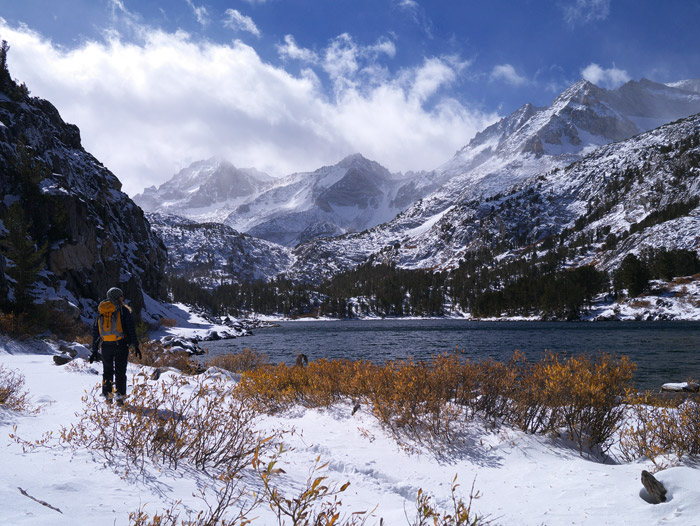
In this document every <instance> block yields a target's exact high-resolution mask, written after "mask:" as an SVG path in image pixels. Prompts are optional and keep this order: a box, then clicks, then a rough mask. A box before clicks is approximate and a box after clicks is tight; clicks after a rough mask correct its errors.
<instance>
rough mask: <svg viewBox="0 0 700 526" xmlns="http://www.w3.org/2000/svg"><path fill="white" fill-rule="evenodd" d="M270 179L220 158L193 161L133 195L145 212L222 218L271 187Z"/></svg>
mask: <svg viewBox="0 0 700 526" xmlns="http://www.w3.org/2000/svg"><path fill="white" fill-rule="evenodd" d="M272 181H273V179H272V178H271V177H270V176H269V175H267V174H265V173H262V172H259V171H257V170H255V169H254V168H244V169H239V168H236V167H235V166H234V165H233V164H231V163H230V162H227V161H223V160H221V159H216V158H211V159H208V160H205V161H197V162H194V163H192V164H191V165H190V166H188V167H187V168H184V169H182V170H180V171H179V172H178V173H177V174H175V175H174V176H173V178H172V179H170V180H169V181H167V182H165V183H163V184H162V185H160V186H159V187H158V188H156V187H155V186H150V187H148V188H146V189H145V190H144V191H143V193H142V194H137V195H135V196H134V202H135V203H136V204H138V205H139V206H140V207H141V208H143V209H144V210H145V211H148V212H154V211H158V212H162V213H166V214H168V213H173V214H181V215H185V216H188V217H189V216H196V217H199V218H201V219H202V220H211V219H212V217H214V218H216V217H217V216H218V217H219V218H220V219H222V218H224V217H225V216H226V215H227V214H228V213H229V211H230V210H231V209H232V208H233V207H235V206H238V204H240V203H242V202H244V201H245V199H246V198H248V197H250V196H252V195H255V194H257V193H259V192H260V191H262V190H264V189H266V188H268V187H269V186H270V185H271V184H272Z"/></svg>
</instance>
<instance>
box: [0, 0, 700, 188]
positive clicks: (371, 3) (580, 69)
mask: <svg viewBox="0 0 700 526" xmlns="http://www.w3.org/2000/svg"><path fill="white" fill-rule="evenodd" d="M0 17H2V20H0V36H2V38H5V39H7V40H8V41H9V43H10V45H11V51H10V56H9V65H10V68H11V73H12V74H13V76H14V77H16V78H17V79H19V80H21V81H24V82H26V83H27V85H28V87H29V88H30V90H31V92H32V94H33V95H37V96H40V97H44V98H47V99H49V100H50V101H51V102H53V103H54V104H55V105H56V106H57V107H58V109H59V110H60V111H61V114H62V115H63V117H64V119H65V120H67V121H69V122H73V123H76V124H78V126H79V127H80V128H81V132H82V137H83V144H84V145H85V147H86V148H87V149H88V150H89V151H90V152H92V153H93V154H94V155H95V156H96V157H98V159H100V160H101V161H103V162H104V163H105V164H106V165H107V166H108V167H109V168H110V169H112V171H114V173H115V174H116V175H117V176H118V177H119V178H120V179H121V180H122V181H123V183H124V189H125V190H126V191H127V192H128V193H130V194H132V195H133V194H134V193H136V192H138V191H140V190H141V189H142V188H143V187H144V186H149V185H151V184H156V185H157V184H160V183H162V182H164V181H165V180H167V179H168V178H169V177H170V176H172V175H173V174H174V173H175V171H176V170H178V169H179V168H182V167H183V166H186V165H187V164H188V163H189V162H192V161H195V160H198V159H201V158H205V157H210V156H221V157H224V158H227V159H229V160H230V161H232V162H233V163H234V164H236V165H237V166H241V167H244V166H255V167H256V168H258V169H261V170H264V171H267V172H268V173H271V174H272V175H276V176H278V175H285V174H287V173H291V172H293V171H302V170H313V169H315V168H318V167H320V166H322V165H324V164H332V163H335V162H337V161H338V160H340V159H341V158H342V157H344V156H345V155H348V154H351V153H354V152H358V151H359V152H361V153H363V154H364V155H365V156H367V157H369V158H372V159H374V160H377V161H378V162H380V163H382V164H384V165H385V166H386V167H387V168H389V169H390V170H392V171H406V170H412V169H413V170H421V169H426V170H428V169H432V168H435V167H437V166H438V165H440V164H442V163H443V162H446V161H447V160H448V159H449V158H450V157H451V156H452V154H453V153H454V151H455V150H457V149H459V148H460V147H461V146H463V145H464V144H466V143H467V142H468V141H469V139H470V138H471V137H472V136H473V135H474V133H476V132H477V131H480V130H481V129H483V127H485V126H486V125H488V124H489V123H491V122H493V121H494V120H495V119H497V118H499V117H501V116H504V115H507V114H508V113H510V112H512V111H513V110H515V109H517V108H518V107H519V106H521V105H522V104H524V103H526V102H532V103H534V104H537V105H547V104H549V103H551V101H552V100H553V98H554V97H555V96H556V95H557V94H558V93H559V92H561V91H562V90H564V89H565V88H566V87H568V86H569V85H570V84H572V83H573V82H576V81H577V80H579V79H580V78H587V79H589V80H591V81H593V82H595V83H596V84H598V85H599V86H601V87H606V88H615V87H618V86H619V85H621V84H622V83H624V82H626V81H628V80H638V79H640V78H642V77H646V78H650V79H652V80H656V81H659V82H671V81H675V80H681V79H686V78H698V77H700V31H698V30H697V27H696V26H697V23H698V21H700V0H667V1H646V0H637V1H632V0H551V1H533V0H530V1H528V0H524V1H504V0H488V1H478V2H477V1H473V0H453V1H447V0H433V1H430V2H429V1H426V0H317V1H311V0H227V1H206V0H168V1H151V0H138V1H137V0H62V1H53V2H47V1H45V0H23V1H17V0H0Z"/></svg>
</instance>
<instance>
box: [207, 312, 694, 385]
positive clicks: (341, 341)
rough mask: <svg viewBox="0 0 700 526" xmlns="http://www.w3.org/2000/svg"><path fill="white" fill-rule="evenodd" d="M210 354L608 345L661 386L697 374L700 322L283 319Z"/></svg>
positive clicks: (537, 351) (382, 354) (412, 353)
mask: <svg viewBox="0 0 700 526" xmlns="http://www.w3.org/2000/svg"><path fill="white" fill-rule="evenodd" d="M203 346H204V347H208V348H209V353H210V356H211V355H216V354H224V353H230V352H238V351H240V350H241V349H243V348H245V347H250V348H252V349H256V350H258V351H260V352H262V353H265V354H267V355H268V356H269V357H270V359H271V361H272V362H286V363H290V364H291V363H294V359H295V358H296V355H297V354H298V353H300V352H303V353H304V354H306V355H307V356H308V357H309V360H313V359H318V358H329V359H333V358H346V359H360V358H363V359H368V360H373V361H376V362H380V363H381V362H384V361H386V360H394V359H401V358H407V357H414V358H416V359H427V358H430V357H431V356H434V355H435V354H439V353H443V352H446V351H447V352H449V351H453V350H455V348H458V349H460V350H463V351H464V356H466V357H468V358H470V359H480V358H489V357H491V358H494V359H497V360H507V359H508V358H510V357H511V356H512V354H513V351H515V350H516V349H518V350H520V351H522V352H524V353H525V354H526V356H528V358H531V359H533V360H536V359H538V358H539V357H540V356H541V355H542V353H544V352H545V351H547V350H550V351H553V352H556V353H562V354H580V353H592V354H595V353H598V352H607V353H613V354H617V355H627V356H629V357H630V359H632V361H633V362H635V364H636V365H637V373H636V385H637V387H639V388H644V389H646V388H649V389H658V388H659V387H660V386H661V384H663V383H666V382H680V381H685V380H687V379H688V378H694V379H700V322H592V323H591V322H579V323H577V322H475V321H465V320H363V321H359V320H348V321H334V322H285V323H281V324H280V326H279V327H272V328H266V329H257V330H255V334H254V335H253V336H248V337H244V338H237V339H235V340H224V341H218V342H206V343H205V344H204V345H203Z"/></svg>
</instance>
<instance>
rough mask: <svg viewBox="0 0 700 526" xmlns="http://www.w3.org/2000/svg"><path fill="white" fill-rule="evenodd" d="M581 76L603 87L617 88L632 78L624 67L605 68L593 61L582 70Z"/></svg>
mask: <svg viewBox="0 0 700 526" xmlns="http://www.w3.org/2000/svg"><path fill="white" fill-rule="evenodd" d="M581 76H582V77H583V78H584V79H586V80H588V81H589V82H592V83H593V84H595V85H596V86H600V87H601V88H608V89H615V88H619V87H620V86H622V85H623V84H624V83H625V82H628V81H629V80H631V78H630V76H629V75H628V74H627V72H626V71H625V70H624V69H618V68H616V67H615V65H614V64H613V67H611V68H608V69H605V68H602V67H600V66H599V65H598V64H595V63H591V64H589V65H588V66H586V67H585V68H583V69H582V70H581Z"/></svg>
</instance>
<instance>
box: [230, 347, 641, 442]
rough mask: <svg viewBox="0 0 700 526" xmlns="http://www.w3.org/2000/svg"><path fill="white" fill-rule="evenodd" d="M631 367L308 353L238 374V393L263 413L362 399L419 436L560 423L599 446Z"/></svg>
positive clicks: (399, 428)
mask: <svg viewBox="0 0 700 526" xmlns="http://www.w3.org/2000/svg"><path fill="white" fill-rule="evenodd" d="M633 372H634V365H633V364H632V363H631V362H630V361H629V360H628V359H627V358H625V357H619V358H618V357H613V356H612V355H605V354H602V355H599V356H596V357H595V358H591V357H587V356H574V357H569V358H562V357H560V356H558V355H554V354H546V355H544V356H543V357H542V358H541V359H540V360H539V361H534V362H531V361H528V360H527V359H526V358H525V356H524V355H523V354H522V353H519V352H516V353H515V354H514V355H513V357H512V358H511V359H510V360H509V361H508V362H505V363H504V362H497V361H495V360H492V359H488V360H483V361H480V362H472V361H469V360H464V359H463V358H462V357H461V356H459V354H457V353H452V354H442V355H439V356H436V357H434V358H432V359H431V360H428V361H415V360H412V359H407V360H398V361H389V362H386V363H385V364H383V365H379V364H374V363H372V362H368V361H363V360H359V361H348V360H318V361H314V362H311V363H309V365H308V366H307V367H299V366H295V367H290V366H287V365H284V364H279V365H276V366H268V367H261V368H259V369H257V370H253V371H247V372H245V373H244V374H243V376H242V380H241V390H242V392H243V393H244V394H245V396H246V397H247V398H249V399H250V400H252V401H254V402H255V404H256V406H257V407H259V408H261V409H262V410H264V411H269V412H272V411H279V410H284V409H286V408H288V407H290V406H291V405H293V404H296V403H298V404H301V405H304V406H307V407H328V406H330V405H331V404H333V403H335V402H337V401H339V400H343V399H345V400H348V401H352V402H353V403H356V402H364V403H365V404H367V405H368V406H369V408H370V409H371V411H372V413H373V414H374V415H375V416H376V417H377V418H378V419H379V420H380V421H381V422H382V423H383V424H384V425H386V426H387V427H388V428H389V429H390V430H391V431H392V432H393V433H394V434H396V433H399V432H405V433H408V434H409V435H410V436H412V437H413V438H416V439H419V440H423V439H432V438H437V437H443V438H449V437H450V436H451V435H452V432H453V431H454V430H455V429H458V428H459V423H460V422H463V421H464V420H468V419H470V418H473V417H474V416H477V415H481V416H482V417H485V418H488V419H490V420H492V421H493V422H495V423H499V422H503V423H507V424H511V425H514V426H517V427H519V428H521V429H523V430H524V431H527V432H531V433H545V432H558V431H560V430H564V431H565V432H567V433H568V434H569V436H570V437H571V438H572V439H573V440H575V441H576V443H577V444H578V445H579V448H580V449H581V450H583V448H584V447H594V446H595V447H598V448H599V449H600V450H605V449H606V448H608V447H609V446H610V440H611V438H612V436H613V433H614V432H615V430H616V429H617V427H618V425H619V423H620V421H621V419H622V417H623V412H624V407H623V406H622V405H621V404H620V401H621V399H622V397H624V395H625V394H626V391H627V389H628V388H629V387H630V386H631V381H632V375H633Z"/></svg>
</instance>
